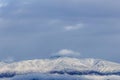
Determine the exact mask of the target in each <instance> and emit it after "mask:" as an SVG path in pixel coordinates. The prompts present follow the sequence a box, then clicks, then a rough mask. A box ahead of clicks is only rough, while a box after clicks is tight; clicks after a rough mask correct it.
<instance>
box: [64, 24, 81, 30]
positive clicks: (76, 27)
mask: <svg viewBox="0 0 120 80" xmlns="http://www.w3.org/2000/svg"><path fill="white" fill-rule="evenodd" d="M81 28H83V24H76V25H73V26H65V27H64V29H65V30H66V31H71V30H79V29H81Z"/></svg>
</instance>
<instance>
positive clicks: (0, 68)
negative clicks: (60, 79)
mask: <svg viewBox="0 0 120 80" xmlns="http://www.w3.org/2000/svg"><path fill="white" fill-rule="evenodd" d="M28 73H43V74H60V75H62V74H68V75H120V64H118V63H114V62H110V61H106V60H102V59H93V58H85V59H78V58H70V57H59V58H52V59H35V60H26V61H20V62H13V63H4V62H0V77H13V76H15V75H19V74H28Z"/></svg>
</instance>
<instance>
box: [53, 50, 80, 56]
mask: <svg viewBox="0 0 120 80" xmlns="http://www.w3.org/2000/svg"><path fill="white" fill-rule="evenodd" d="M54 55H55V56H71V57H78V56H80V53H79V52H76V51H73V50H70V49H62V50H60V51H58V52H57V53H56V54H54Z"/></svg>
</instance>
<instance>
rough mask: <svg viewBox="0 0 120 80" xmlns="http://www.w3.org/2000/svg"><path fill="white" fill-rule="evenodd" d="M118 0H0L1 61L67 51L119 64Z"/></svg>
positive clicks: (119, 30)
mask: <svg viewBox="0 0 120 80" xmlns="http://www.w3.org/2000/svg"><path fill="white" fill-rule="evenodd" d="M119 4H120V0H0V60H3V61H4V60H5V61H14V60H15V61H19V60H26V59H39V58H49V57H50V56H53V55H72V56H77V57H79V58H98V59H105V60H110V61H114V62H118V63H120V5H119Z"/></svg>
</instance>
